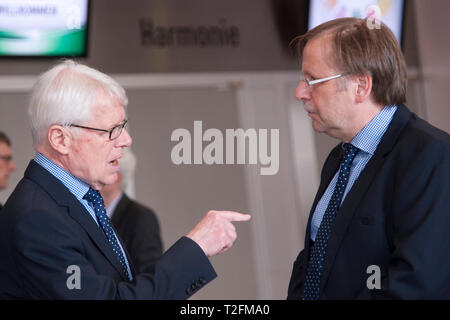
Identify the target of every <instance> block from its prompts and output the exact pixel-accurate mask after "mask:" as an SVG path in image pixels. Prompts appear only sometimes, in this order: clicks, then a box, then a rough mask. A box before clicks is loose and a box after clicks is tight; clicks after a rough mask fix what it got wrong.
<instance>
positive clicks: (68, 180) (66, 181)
mask: <svg viewBox="0 0 450 320" xmlns="http://www.w3.org/2000/svg"><path fill="white" fill-rule="evenodd" d="M34 161H36V162H37V163H38V164H39V165H40V166H42V167H43V168H44V169H45V170H47V171H48V172H50V173H51V174H52V175H53V176H54V177H55V178H56V179H58V180H59V181H61V182H62V184H63V185H65V186H66V188H67V189H69V191H70V192H71V193H72V194H73V195H74V196H75V198H77V200H78V201H80V203H81V204H82V205H83V206H84V207H85V208H86V210H87V211H88V212H89V214H90V215H91V217H92V219H94V221H95V223H96V224H97V225H98V226H99V228H100V225H99V223H98V221H97V217H96V215H95V211H94V208H93V207H92V205H91V203H90V202H89V201H87V200H85V199H83V197H84V195H85V194H86V193H87V192H88V191H89V188H90V186H89V185H88V184H87V183H86V182H84V181H82V180H80V179H78V178H77V177H75V176H74V175H72V174H70V173H69V172H68V171H66V170H64V169H63V168H61V167H60V166H59V165H57V164H56V163H54V162H53V161H52V160H50V159H49V158H47V157H46V156H44V155H43V154H42V153H40V152H36V155H35V157H34ZM102 232H103V230H102ZM115 237H116V239H117V242H118V243H119V246H120V249H121V250H122V253H123V256H124V258H125V262H126V264H127V269H128V274H129V275H130V280H133V276H132V275H131V270H130V265H129V263H128V259H127V256H126V254H125V251H124V250H123V247H122V244H121V243H120V241H119V239H118V238H117V235H115Z"/></svg>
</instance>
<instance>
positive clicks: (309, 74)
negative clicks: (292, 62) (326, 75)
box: [302, 70, 320, 79]
mask: <svg viewBox="0 0 450 320" xmlns="http://www.w3.org/2000/svg"><path fill="white" fill-rule="evenodd" d="M302 73H303V75H304V76H310V77H312V78H315V79H319V78H320V77H316V76H315V75H313V74H312V73H311V72H309V71H303V70H302Z"/></svg>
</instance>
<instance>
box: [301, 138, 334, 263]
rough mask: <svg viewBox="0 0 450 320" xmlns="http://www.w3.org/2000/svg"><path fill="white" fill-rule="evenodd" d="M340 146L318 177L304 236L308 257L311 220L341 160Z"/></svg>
mask: <svg viewBox="0 0 450 320" xmlns="http://www.w3.org/2000/svg"><path fill="white" fill-rule="evenodd" d="M341 150H342V149H341V147H340V144H339V145H338V146H336V147H335V148H334V149H333V150H332V151H331V152H330V155H329V156H328V158H327V160H326V161H325V164H324V165H323V170H322V174H321V177H320V186H319V190H318V191H317V193H316V197H315V198H314V202H313V205H312V207H311V211H310V213H309V219H308V224H307V225H306V235H305V253H306V254H308V256H309V247H310V246H309V244H310V239H311V220H312V217H313V215H314V211H315V210H316V206H317V203H318V202H319V200H320V199H321V198H322V196H323V194H324V193H325V190H326V189H327V187H328V185H329V184H330V182H331V179H333V176H334V174H335V173H336V171H337V169H338V168H339V162H340V159H341V155H342V151H341Z"/></svg>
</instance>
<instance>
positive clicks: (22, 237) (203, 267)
mask: <svg viewBox="0 0 450 320" xmlns="http://www.w3.org/2000/svg"><path fill="white" fill-rule="evenodd" d="M74 228H76V227H75V226H74V225H70V224H68V223H67V222H66V221H65V220H64V219H58V218H55V217H54V216H53V215H51V214H49V213H47V212H45V211H41V212H32V213H31V214H27V215H26V218H24V219H22V220H21V221H20V223H18V224H17V226H16V230H14V235H15V236H14V239H12V241H13V242H14V244H13V248H14V250H13V261H14V264H15V266H16V268H17V272H18V273H19V274H20V275H21V284H20V285H21V287H22V288H23V291H24V292H26V294H27V296H28V297H30V298H31V299H186V298H188V297H189V296H191V295H192V294H194V293H195V292H196V291H197V290H198V289H199V288H201V287H202V286H204V285H205V284H206V283H208V282H209V281H211V280H212V279H213V278H215V277H216V274H215V272H214V269H213V268H212V266H211V264H210V262H209V260H208V258H207V257H206V255H205V254H204V253H203V251H202V250H201V248H200V247H199V246H198V245H197V244H196V243H195V242H194V241H192V240H191V239H189V238H186V237H182V238H181V239H180V240H179V241H177V242H176V243H175V244H174V245H173V246H172V247H171V248H169V250H167V252H166V253H165V254H164V255H163V256H162V257H161V259H159V261H158V262H157V263H156V266H155V273H154V274H153V275H151V274H145V273H144V274H140V275H137V276H135V279H134V281H133V282H131V283H129V282H124V281H120V279H119V278H113V277H111V276H110V275H108V274H107V273H101V272H99V271H98V270H99V267H101V263H102V261H104V260H105V259H97V260H98V261H96V262H95V263H97V265H95V266H94V262H93V259H94V258H93V257H89V256H88V255H89V254H92V252H91V251H89V252H90V253H89V254H88V253H87V251H86V250H85V248H84V243H83V242H82V241H81V240H80V239H79V238H78V237H77V234H79V233H77V232H78V230H74ZM98 254H101V253H100V252H99V253H98ZM68 266H77V267H78V268H79V271H80V273H79V279H80V288H72V289H70V288H69V287H70V286H69V285H68V283H69V282H71V278H70V277H71V276H72V275H73V274H71V273H68V269H67V268H68ZM72 280H73V278H72Z"/></svg>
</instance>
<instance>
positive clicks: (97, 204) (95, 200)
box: [83, 188, 131, 279]
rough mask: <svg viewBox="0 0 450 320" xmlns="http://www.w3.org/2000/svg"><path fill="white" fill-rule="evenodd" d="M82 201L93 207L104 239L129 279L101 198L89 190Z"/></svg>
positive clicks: (98, 193)
mask: <svg viewBox="0 0 450 320" xmlns="http://www.w3.org/2000/svg"><path fill="white" fill-rule="evenodd" d="M83 199H86V200H87V201H89V202H90V203H91V204H92V206H93V207H94V211H95V215H96V216H97V220H98V222H99V223H100V225H101V227H102V229H103V231H104V232H105V235H106V238H107V239H108V242H109V244H110V245H111V247H112V249H113V251H114V253H115V254H116V257H117V259H118V260H119V262H120V265H121V266H122V271H123V273H124V274H125V276H126V277H127V279H131V278H130V275H129V274H128V268H127V264H126V262H125V257H124V255H123V253H122V250H121V249H120V246H119V243H118V241H117V238H116V234H115V232H114V230H113V228H112V226H111V223H110V222H109V219H108V216H107V215H106V210H105V205H104V203H103V198H102V196H101V194H100V192H98V191H97V190H94V189H92V188H89V191H88V192H87V193H86V194H85V195H84V197H83Z"/></svg>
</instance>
